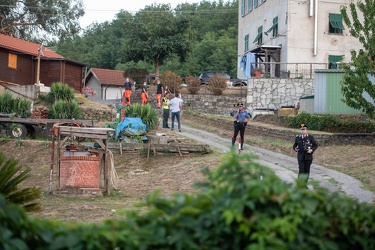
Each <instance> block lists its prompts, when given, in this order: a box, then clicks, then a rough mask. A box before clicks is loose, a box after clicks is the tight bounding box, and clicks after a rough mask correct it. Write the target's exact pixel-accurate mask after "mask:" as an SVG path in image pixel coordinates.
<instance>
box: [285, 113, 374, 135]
mask: <svg viewBox="0 0 375 250" xmlns="http://www.w3.org/2000/svg"><path fill="white" fill-rule="evenodd" d="M286 119H287V122H288V127H290V128H299V127H300V125H301V124H307V125H308V126H309V129H311V130H317V131H324V132H331V133H373V132H375V121H373V120H365V119H362V120H359V119H358V120H354V119H351V120H349V119H345V118H340V116H338V115H331V114H316V115H314V114H309V113H306V112H302V113H300V114H298V115H296V116H288V117H286Z"/></svg>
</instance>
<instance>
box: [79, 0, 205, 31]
mask: <svg viewBox="0 0 375 250" xmlns="http://www.w3.org/2000/svg"><path fill="white" fill-rule="evenodd" d="M199 2H200V0H99V1H98V0H83V4H84V6H85V15H84V16H83V17H81V19H80V21H81V27H82V28H86V27H87V26H88V25H90V24H92V23H93V22H95V21H96V22H98V23H102V22H104V21H111V20H113V19H114V18H115V15H116V14H117V13H118V12H119V11H120V10H121V9H123V10H126V11H129V12H137V11H139V10H140V9H143V8H144V7H145V6H146V5H151V4H153V3H157V4H159V3H165V4H168V3H169V4H170V5H171V7H172V9H173V8H175V7H176V6H177V5H178V4H181V3H199Z"/></svg>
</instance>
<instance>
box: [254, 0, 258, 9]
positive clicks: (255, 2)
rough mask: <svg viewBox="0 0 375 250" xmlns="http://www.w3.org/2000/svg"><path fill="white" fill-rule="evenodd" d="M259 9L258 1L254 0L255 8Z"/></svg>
mask: <svg viewBox="0 0 375 250" xmlns="http://www.w3.org/2000/svg"><path fill="white" fill-rule="evenodd" d="M256 7H258V0H254V8H256Z"/></svg>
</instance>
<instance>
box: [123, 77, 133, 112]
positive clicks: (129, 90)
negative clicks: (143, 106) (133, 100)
mask: <svg viewBox="0 0 375 250" xmlns="http://www.w3.org/2000/svg"><path fill="white" fill-rule="evenodd" d="M124 88H125V91H124V98H125V103H124V105H123V106H130V96H131V94H132V88H133V85H132V83H131V82H130V80H129V78H128V77H127V78H126V80H125V83H124Z"/></svg>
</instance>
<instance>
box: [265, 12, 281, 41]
mask: <svg viewBox="0 0 375 250" xmlns="http://www.w3.org/2000/svg"><path fill="white" fill-rule="evenodd" d="M278 26H279V24H278V17H275V18H274V19H273V24H272V26H271V28H269V29H268V30H267V31H266V35H268V33H270V32H271V31H272V37H276V36H277V35H278V33H279V27H278Z"/></svg>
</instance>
